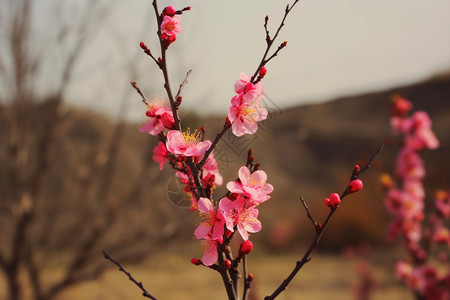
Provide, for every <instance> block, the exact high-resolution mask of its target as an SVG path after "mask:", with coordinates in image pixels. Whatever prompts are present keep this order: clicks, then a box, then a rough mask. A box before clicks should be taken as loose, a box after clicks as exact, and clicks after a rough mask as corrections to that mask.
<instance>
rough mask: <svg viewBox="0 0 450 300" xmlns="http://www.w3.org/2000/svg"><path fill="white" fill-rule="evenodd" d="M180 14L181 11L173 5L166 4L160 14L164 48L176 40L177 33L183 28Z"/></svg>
mask: <svg viewBox="0 0 450 300" xmlns="http://www.w3.org/2000/svg"><path fill="white" fill-rule="evenodd" d="M189 9H190V8H189ZM186 10H187V9H186ZM180 14H181V11H177V10H176V9H175V7H173V6H167V7H166V8H164V10H163V12H162V14H161V17H162V22H161V40H162V42H163V45H164V47H165V48H166V49H167V48H168V47H169V46H170V44H172V43H173V42H175V41H176V40H177V33H180V32H181V31H182V30H183V28H182V27H181V25H180V23H181V16H180Z"/></svg>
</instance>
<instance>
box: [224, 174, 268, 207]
mask: <svg viewBox="0 0 450 300" xmlns="http://www.w3.org/2000/svg"><path fill="white" fill-rule="evenodd" d="M238 174H239V181H238V180H236V181H234V182H233V181H230V182H228V184H227V189H228V190H229V191H230V192H232V193H238V194H242V195H244V196H246V197H249V198H250V199H249V201H250V203H251V204H259V203H263V202H264V201H267V200H268V199H270V196H269V195H268V194H269V193H271V192H272V191H273V186H272V185H271V184H269V183H266V181H267V174H266V172H264V171H262V170H258V171H255V172H253V173H250V170H249V169H248V168H247V167H246V166H242V167H241V168H240V169H239V172H238Z"/></svg>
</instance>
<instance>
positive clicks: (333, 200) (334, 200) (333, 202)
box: [325, 193, 341, 208]
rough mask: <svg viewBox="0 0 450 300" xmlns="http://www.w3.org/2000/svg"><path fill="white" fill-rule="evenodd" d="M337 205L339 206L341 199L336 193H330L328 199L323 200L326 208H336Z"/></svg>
mask: <svg viewBox="0 0 450 300" xmlns="http://www.w3.org/2000/svg"><path fill="white" fill-rule="evenodd" d="M339 204H341V197H339V194H337V193H332V194H331V195H330V197H329V198H326V199H325V205H326V206H328V207H333V208H336V207H338V206H339Z"/></svg>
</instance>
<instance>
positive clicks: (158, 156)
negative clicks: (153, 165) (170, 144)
mask: <svg viewBox="0 0 450 300" xmlns="http://www.w3.org/2000/svg"><path fill="white" fill-rule="evenodd" d="M167 153H168V151H167V148H166V145H164V143H163V142H158V145H156V147H155V148H153V160H154V161H155V162H157V163H159V170H162V169H163V168H164V164H165V163H166V156H167Z"/></svg>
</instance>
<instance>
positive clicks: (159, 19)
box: [152, 0, 181, 131]
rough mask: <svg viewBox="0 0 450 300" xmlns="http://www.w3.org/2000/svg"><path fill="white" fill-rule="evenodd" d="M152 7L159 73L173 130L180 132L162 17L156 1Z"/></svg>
mask: <svg viewBox="0 0 450 300" xmlns="http://www.w3.org/2000/svg"><path fill="white" fill-rule="evenodd" d="M152 5H153V8H154V10H155V14H156V19H157V23H158V32H157V34H158V40H159V45H160V48H161V64H160V68H161V71H162V72H163V75H164V88H165V89H166V92H167V97H168V98H169V101H170V106H171V108H172V114H173V119H174V129H176V130H180V131H181V121H180V117H179V116H178V110H177V106H176V104H175V98H174V97H173V94H172V89H171V87H170V80H169V71H168V68H167V60H166V52H167V48H166V47H165V46H164V44H163V40H162V39H161V24H162V17H161V16H160V14H159V10H158V3H157V1H156V0H153V2H152Z"/></svg>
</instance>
